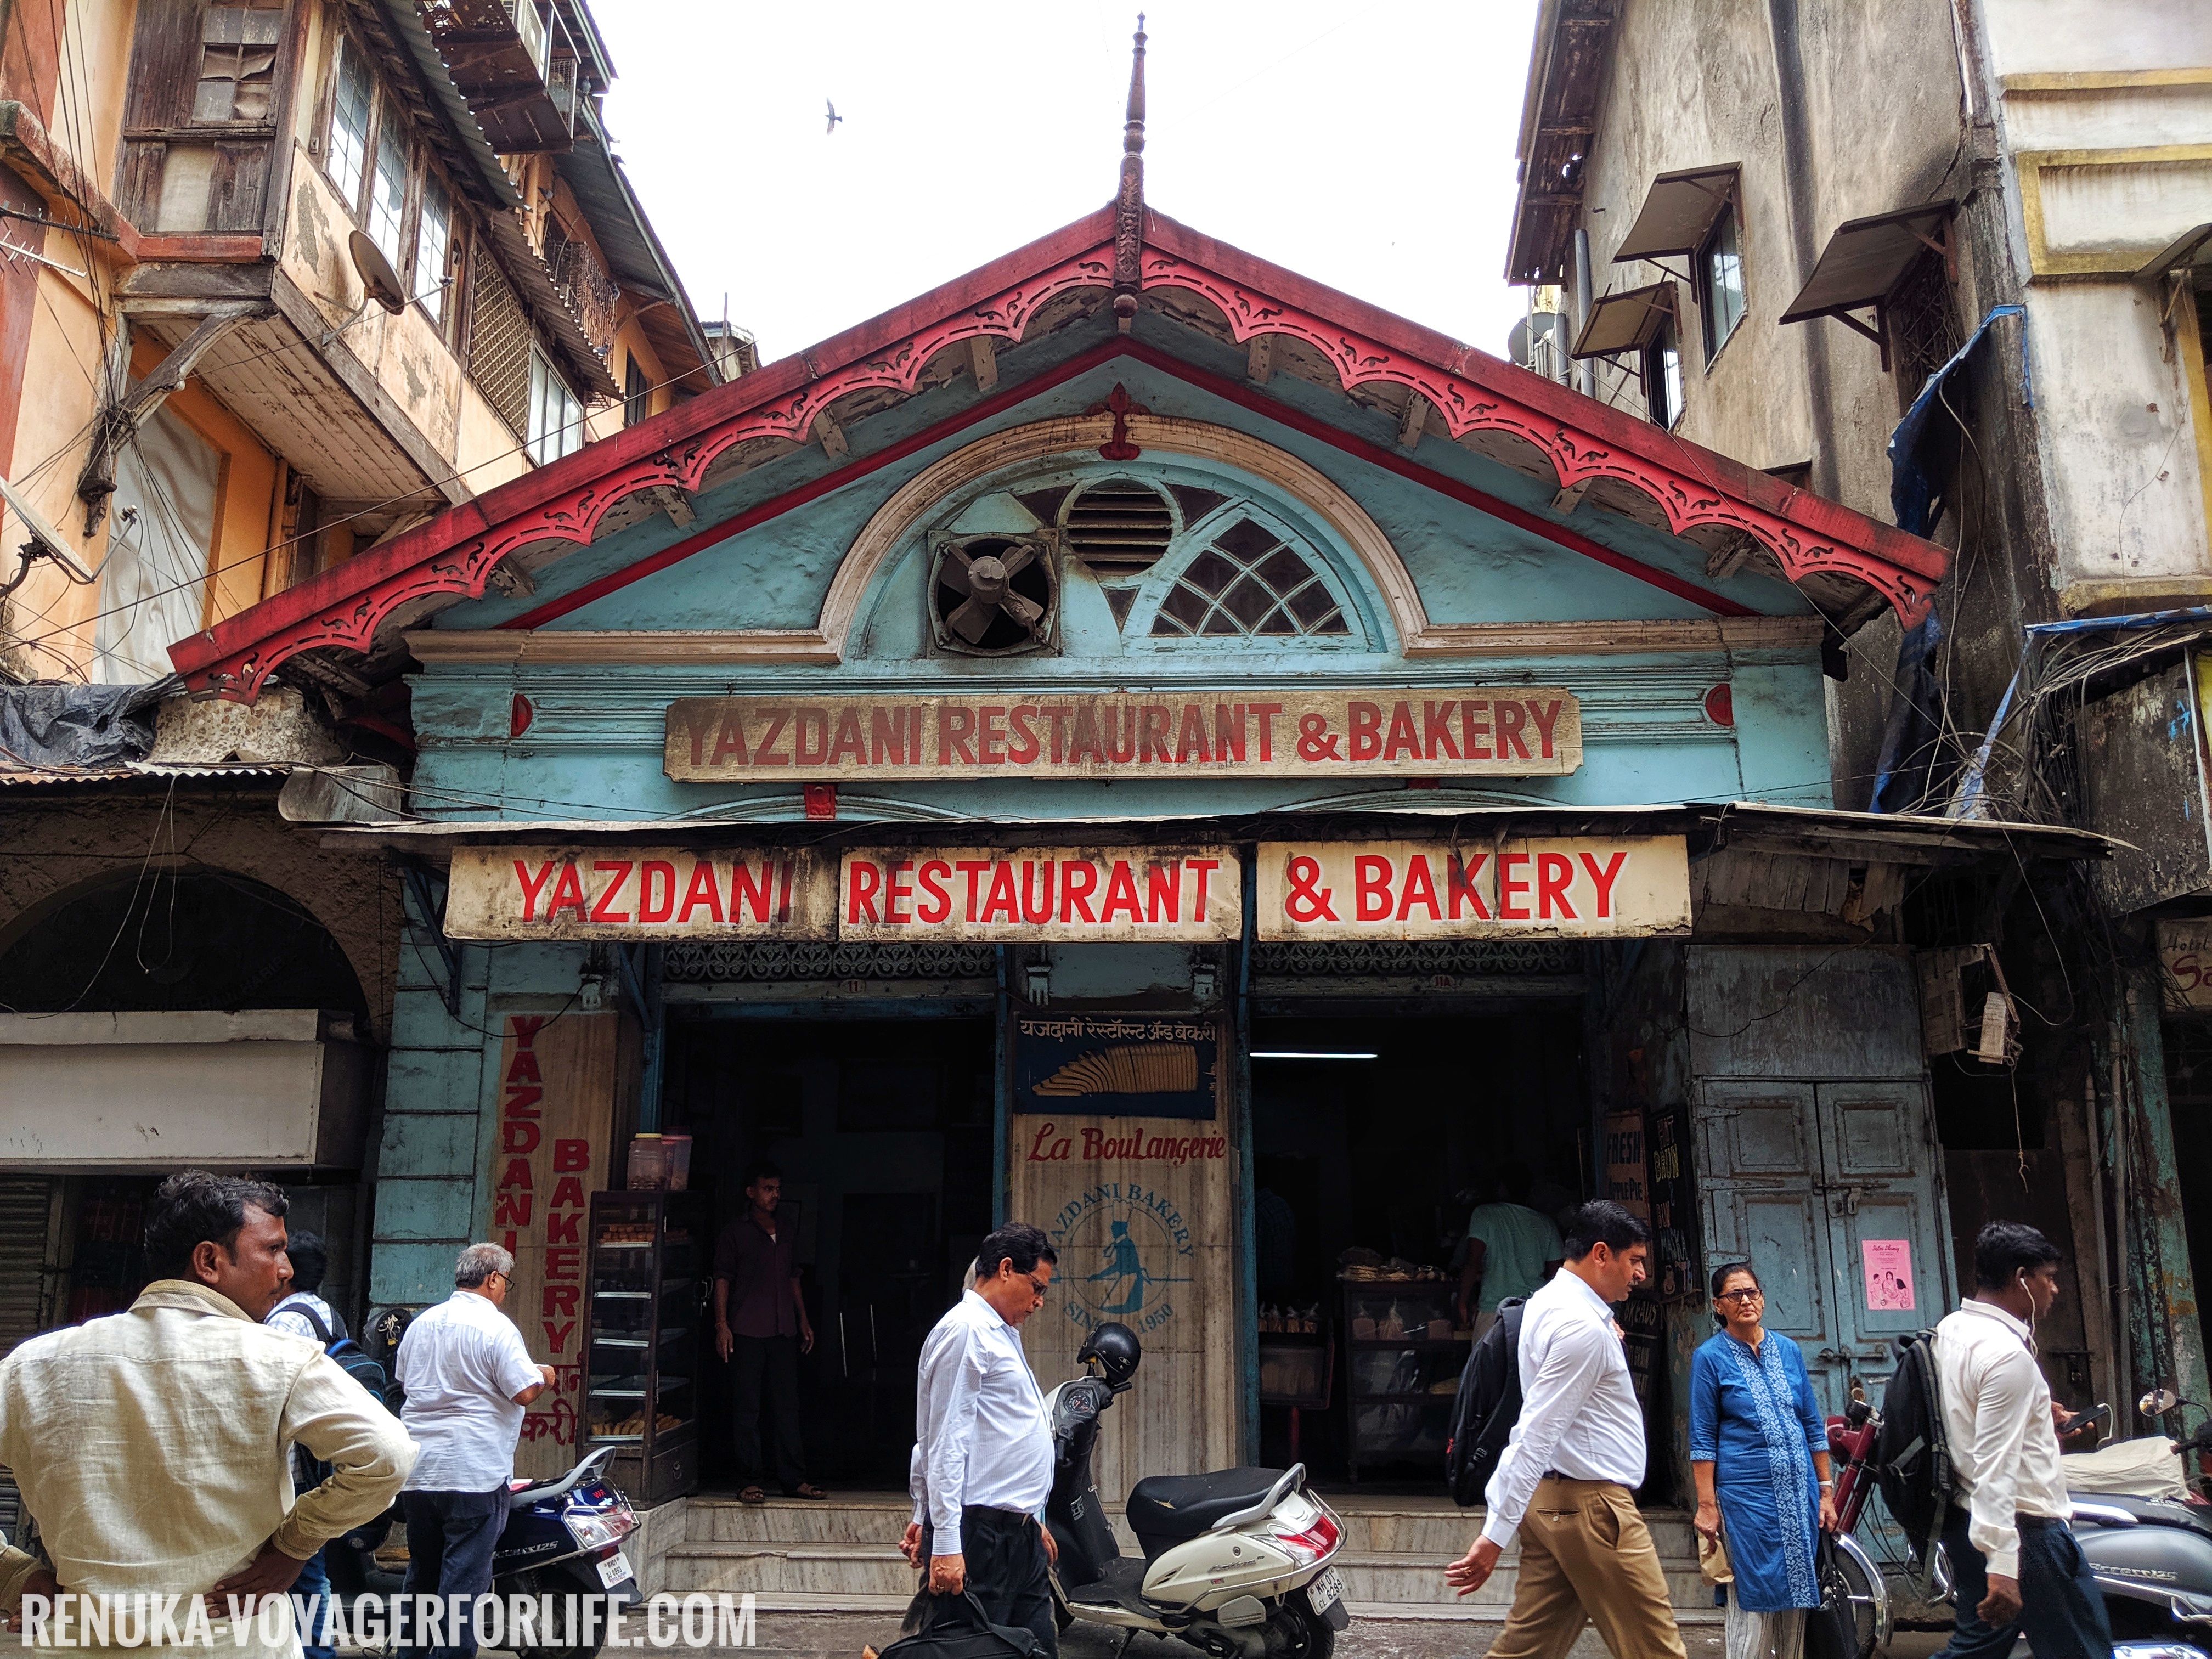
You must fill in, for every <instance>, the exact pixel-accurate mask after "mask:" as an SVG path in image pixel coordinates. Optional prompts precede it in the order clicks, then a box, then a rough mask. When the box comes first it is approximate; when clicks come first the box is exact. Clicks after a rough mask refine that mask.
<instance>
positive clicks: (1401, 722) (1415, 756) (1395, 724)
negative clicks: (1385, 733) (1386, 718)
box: [1383, 702, 1422, 761]
mask: <svg viewBox="0 0 2212 1659" xmlns="http://www.w3.org/2000/svg"><path fill="white" fill-rule="evenodd" d="M1400 750H1404V751H1405V753H1406V755H1407V758H1408V759H1412V760H1419V759H1421V758H1422V756H1421V739H1420V738H1419V735H1418V734H1417V733H1416V732H1414V730H1413V710H1412V709H1410V708H1407V706H1406V705H1405V704H1404V703H1402V702H1395V703H1393V704H1391V705H1390V735H1389V738H1388V739H1387V740H1385V742H1384V743H1383V759H1384V760H1386V761H1394V760H1395V759H1397V758H1398V753H1399V751H1400Z"/></svg>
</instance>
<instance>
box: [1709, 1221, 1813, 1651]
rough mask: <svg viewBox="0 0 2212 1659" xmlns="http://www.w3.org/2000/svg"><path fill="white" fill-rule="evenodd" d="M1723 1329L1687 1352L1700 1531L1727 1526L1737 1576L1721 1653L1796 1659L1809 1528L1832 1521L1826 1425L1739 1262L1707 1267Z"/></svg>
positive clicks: (1807, 1576) (1794, 1353) (1808, 1590)
mask: <svg viewBox="0 0 2212 1659" xmlns="http://www.w3.org/2000/svg"><path fill="white" fill-rule="evenodd" d="M1712 1291H1713V1317H1714V1320H1715V1322H1717V1324H1718V1325H1719V1326H1720V1333H1719V1334H1717V1335H1716V1336H1714V1337H1711V1339H1709V1340H1707V1341H1706V1342H1705V1345H1704V1346H1702V1347H1700V1348H1699V1350H1698V1352H1697V1353H1696V1354H1695V1356H1693V1357H1692V1359H1691V1361H1690V1471H1691V1474H1692V1475H1693V1476H1694V1477H1695V1478H1696V1480H1697V1484H1698V1513H1697V1519H1696V1522H1695V1524H1696V1527H1697V1529H1698V1530H1699V1532H1701V1533H1703V1534H1705V1536H1706V1537H1708V1538H1712V1537H1719V1536H1723V1534H1725V1540H1726V1542H1727V1544H1728V1553H1729V1568H1730V1569H1731V1570H1732V1571H1734V1573H1735V1585H1734V1586H1733V1588H1732V1590H1731V1593H1730V1595H1729V1603H1728V1626H1727V1652H1728V1659H1799V1656H1800V1655H1801V1654H1802V1652H1803V1650H1804V1642H1805V1609H1807V1608H1808V1607H1818V1606H1820V1584H1819V1580H1818V1577H1817V1575H1816V1574H1815V1573H1814V1540H1815V1529H1816V1528H1832V1527H1833V1526H1834V1525H1835V1523H1836V1510H1835V1497H1834V1489H1833V1487H1832V1486H1831V1484H1830V1482H1829V1480H1828V1429H1827V1425H1826V1422H1825V1421H1824V1420H1823V1419H1822V1418H1821V1415H1820V1406H1819V1404H1818V1403H1817V1402H1816V1401H1814V1398H1813V1383H1812V1379H1811V1378H1809V1377H1808V1376H1806V1374H1805V1358H1804V1356H1803V1355H1802V1353H1800V1352H1798V1349H1797V1345H1796V1343H1795V1342H1792V1341H1791V1340H1790V1339H1789V1338H1788V1337H1786V1336H1779V1335H1777V1334H1774V1333H1773V1332H1771V1331H1769V1330H1767V1329H1766V1328H1765V1325H1764V1324H1763V1323H1762V1321H1763V1319H1764V1318H1765V1312H1766V1299H1765V1292H1764V1291H1761V1290H1760V1288H1759V1275H1758V1273H1755V1272H1753V1269H1752V1267H1751V1264H1750V1263H1749V1262H1747V1261H1735V1262H1730V1263H1729V1264H1727V1265H1726V1266H1723V1267H1717V1268H1716V1269H1714V1271H1713V1281H1712Z"/></svg>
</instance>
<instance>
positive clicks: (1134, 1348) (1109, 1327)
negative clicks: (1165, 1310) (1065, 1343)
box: [1075, 1319, 1145, 1394]
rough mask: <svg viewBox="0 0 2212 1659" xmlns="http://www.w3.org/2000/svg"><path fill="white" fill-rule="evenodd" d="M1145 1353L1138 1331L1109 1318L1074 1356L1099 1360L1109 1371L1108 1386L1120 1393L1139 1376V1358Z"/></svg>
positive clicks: (1083, 1361)
mask: <svg viewBox="0 0 2212 1659" xmlns="http://www.w3.org/2000/svg"><path fill="white" fill-rule="evenodd" d="M1144 1354H1145V1351H1144V1349H1143V1348H1141V1347H1139V1346H1138V1343H1137V1334H1136V1332H1134V1331H1133V1330H1131V1329H1130V1328H1128V1327H1127V1325H1122V1324H1118V1323H1116V1322H1115V1321H1113V1320H1110V1319H1109V1320H1108V1321H1107V1322H1105V1323H1104V1324H1103V1325H1101V1326H1099V1327H1098V1328H1097V1329H1096V1330H1094V1331H1092V1332H1091V1340H1089V1341H1087V1342H1085V1344H1084V1345H1083V1350H1082V1352H1079V1353H1078V1354H1077V1355H1076V1356H1075V1358H1076V1362H1077V1363H1078V1364H1091V1362H1092V1361H1094V1360H1095V1361H1097V1364H1098V1368H1099V1369H1100V1370H1103V1371H1104V1372H1105V1373H1106V1386H1107V1387H1108V1388H1109V1389H1113V1390H1114V1392H1115V1394H1119V1393H1121V1390H1122V1389H1126V1388H1127V1387H1128V1386H1129V1379H1130V1378H1132V1377H1133V1376H1136V1374H1137V1362H1138V1361H1139V1359H1141V1358H1144Z"/></svg>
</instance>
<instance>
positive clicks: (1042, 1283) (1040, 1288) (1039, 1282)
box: [1022, 1273, 1052, 1302]
mask: <svg viewBox="0 0 2212 1659" xmlns="http://www.w3.org/2000/svg"><path fill="white" fill-rule="evenodd" d="M1022 1277H1023V1278H1024V1279H1028V1280H1029V1282H1030V1289H1031V1290H1033V1291H1036V1299H1037V1300H1038V1301H1040V1302H1042V1301H1043V1300H1044V1293H1045V1292H1046V1291H1048V1290H1050V1289H1051V1288H1052V1281H1051V1280H1050V1279H1039V1278H1038V1277H1037V1276H1036V1274H1035V1273H1024V1274H1023V1275H1022Z"/></svg>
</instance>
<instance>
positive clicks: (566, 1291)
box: [538, 1285, 583, 1319]
mask: <svg viewBox="0 0 2212 1659" xmlns="http://www.w3.org/2000/svg"><path fill="white" fill-rule="evenodd" d="M582 1293H583V1292H582V1291H580V1290H579V1289H578V1288H577V1286H575V1285H546V1286H545V1287H544V1290H543V1291H542V1292H541V1299H540V1301H539V1303H538V1312H539V1313H541V1314H543V1315H544V1316H545V1317H546V1318H548V1319H571V1318H574V1316H575V1313H576V1298H577V1297H579V1296H580V1295H581V1294H582Z"/></svg>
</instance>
